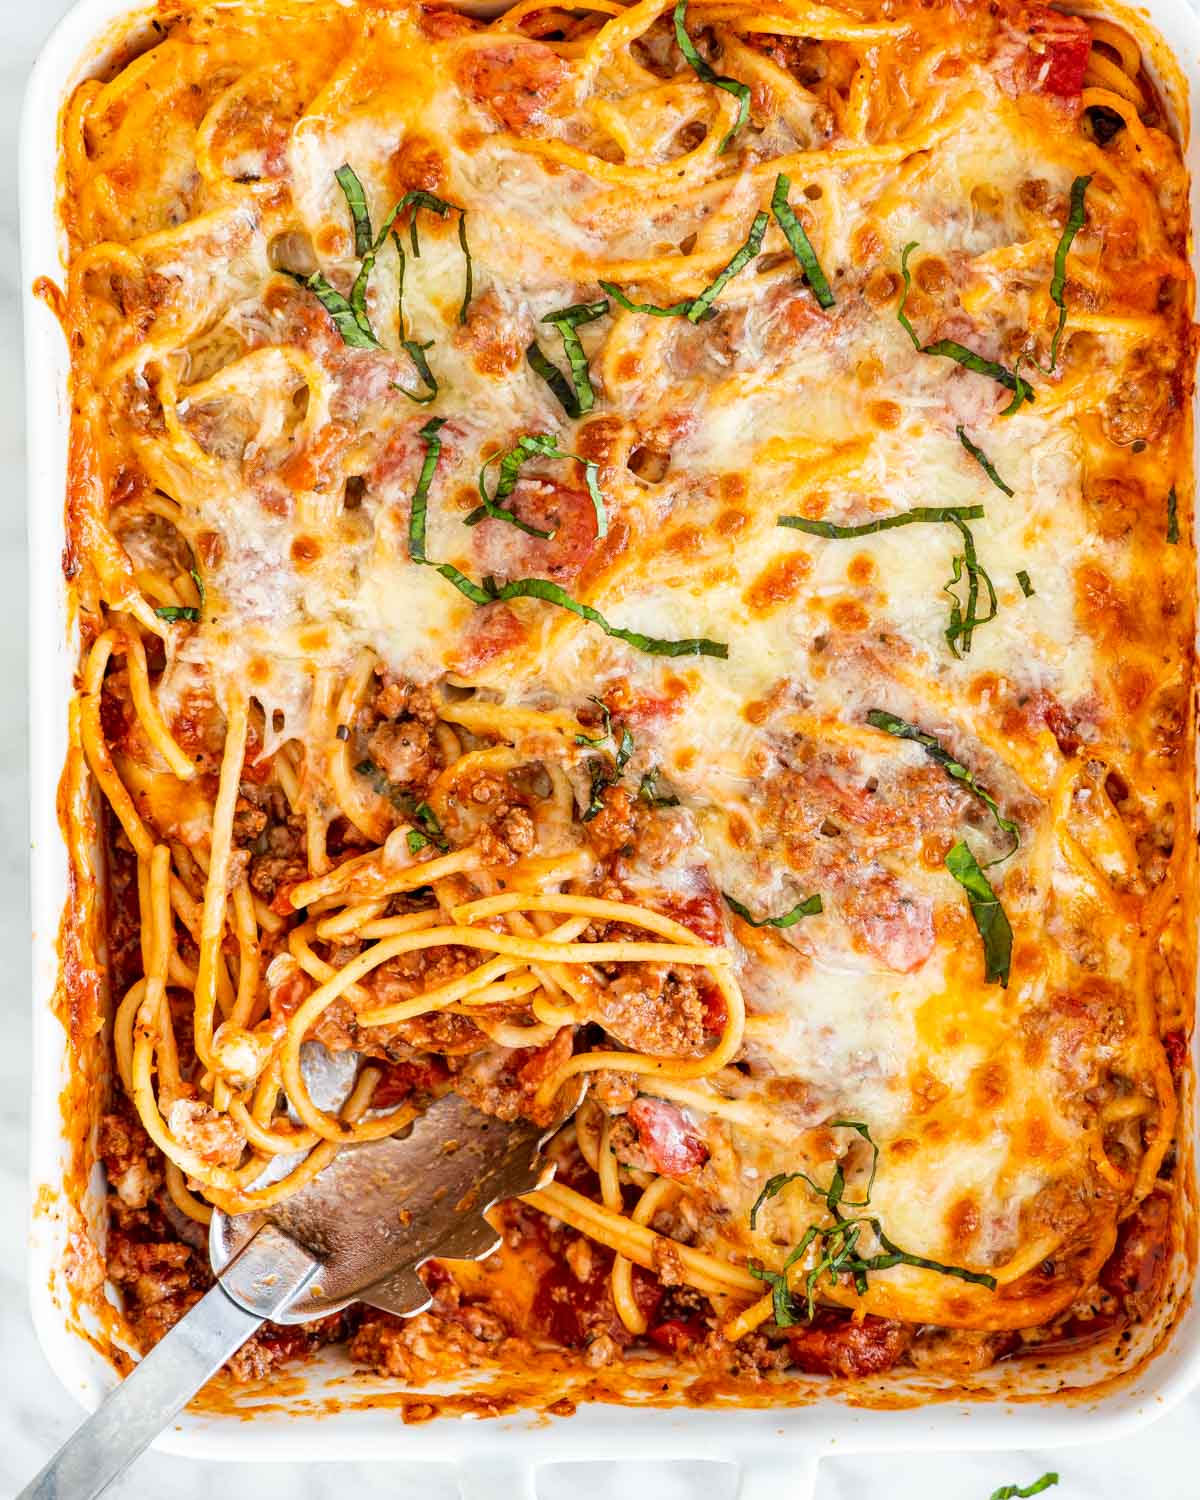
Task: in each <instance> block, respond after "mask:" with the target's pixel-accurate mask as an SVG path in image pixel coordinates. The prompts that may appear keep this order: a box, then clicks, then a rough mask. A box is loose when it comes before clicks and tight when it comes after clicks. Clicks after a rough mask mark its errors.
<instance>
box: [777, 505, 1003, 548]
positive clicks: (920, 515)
mask: <svg viewBox="0 0 1200 1500" xmlns="http://www.w3.org/2000/svg"><path fill="white" fill-rule="evenodd" d="M983 514H984V511H983V506H982V505H918V506H917V507H916V508H915V509H914V510H900V511H897V512H896V513H895V514H894V515H890V516H879V517H878V518H877V519H876V520H874V521H864V522H863V523H862V524H861V525H859V526H835V525H834V524H833V522H832V521H810V520H809V519H808V517H807V516H779V517H778V518H777V519H776V521H775V524H776V526H790V527H792V528H793V530H795V531H804V532H807V533H808V535H809V536H823V537H828V538H830V539H831V540H834V541H845V540H846V539H848V538H850V537H856V536H873V535H874V534H875V532H877V531H891V530H892V528H893V527H894V526H912V525H914V524H915V523H917V522H920V521H931V522H933V521H953V522H958V521H979V520H982V518H983Z"/></svg>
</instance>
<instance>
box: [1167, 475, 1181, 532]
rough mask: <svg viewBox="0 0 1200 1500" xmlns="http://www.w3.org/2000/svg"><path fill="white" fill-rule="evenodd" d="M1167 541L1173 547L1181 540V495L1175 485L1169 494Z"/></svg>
mask: <svg viewBox="0 0 1200 1500" xmlns="http://www.w3.org/2000/svg"><path fill="white" fill-rule="evenodd" d="M1167 541H1168V542H1169V543H1170V544H1171V546H1172V547H1174V546H1176V545H1177V544H1178V542H1179V496H1178V495H1176V493H1175V486H1174V485H1172V486H1171V491H1170V494H1168V496H1167Z"/></svg>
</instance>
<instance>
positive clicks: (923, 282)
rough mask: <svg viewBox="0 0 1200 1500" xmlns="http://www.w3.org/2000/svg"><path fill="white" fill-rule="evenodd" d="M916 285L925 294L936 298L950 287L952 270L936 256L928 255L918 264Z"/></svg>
mask: <svg viewBox="0 0 1200 1500" xmlns="http://www.w3.org/2000/svg"><path fill="white" fill-rule="evenodd" d="M916 283H917V285H918V286H919V287H920V288H921V290H922V291H923V292H929V293H930V295H931V296H936V294H937V293H938V292H944V291H945V290H946V288H947V287H948V286H949V285H950V268H949V267H948V266H947V265H946V262H945V261H944V260H939V259H938V257H937V256H936V255H927V256H925V257H924V258H923V259H922V260H920V261H918V262H917V274H916Z"/></svg>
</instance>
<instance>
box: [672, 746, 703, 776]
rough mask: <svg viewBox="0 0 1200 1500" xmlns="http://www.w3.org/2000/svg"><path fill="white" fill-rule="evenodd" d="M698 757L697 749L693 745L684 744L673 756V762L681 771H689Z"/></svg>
mask: <svg viewBox="0 0 1200 1500" xmlns="http://www.w3.org/2000/svg"><path fill="white" fill-rule="evenodd" d="M699 758H700V753H699V751H698V750H697V749H696V748H695V746H693V745H685V746H684V747H683V749H682V750H680V752H679V753H678V755H676V757H675V764H676V765H677V766H678V767H679V769H680V770H681V771H689V770H691V768H692V767H693V766H694V765H695V764H696V761H697V760H698V759H699Z"/></svg>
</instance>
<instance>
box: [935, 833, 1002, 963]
mask: <svg viewBox="0 0 1200 1500" xmlns="http://www.w3.org/2000/svg"><path fill="white" fill-rule="evenodd" d="M946 868H947V869H948V870H949V871H950V873H951V875H953V876H954V878H955V880H957V881H958V883H959V885H961V886H962V888H963V890H964V891H965V892H966V893H967V902H968V904H969V906H970V908H971V915H972V917H973V918H974V919H975V926H976V927H977V928H978V929H979V936H980V938H981V939H982V941H983V960H984V977H985V978H986V980H987V982H988V983H989V984H991V983H992V982H993V981H994V980H999V982H1000V987H1001V989H1007V988H1008V975H1009V970H1010V969H1011V967H1012V938H1013V934H1012V926H1011V925H1010V923H1009V920H1008V917H1007V916H1006V915H1005V913H1004V908H1003V907H1002V906H1001V905H1000V898H999V897H998V896H997V895H996V892H995V891H994V890H993V889H992V886H991V882H990V881H989V880H988V878H987V876H986V875H985V874H984V873H983V871H982V870H981V869H980V867H979V861H978V860H977V859H976V858H975V856H974V855H973V854H972V853H971V851H970V849H969V848H968V847H967V845H966V844H965V843H963V842H962V840H961V839H960V840H959V842H958V843H957V844H955V846H954V848H953V849H951V851H950V853H949V854H947V856H946Z"/></svg>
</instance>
